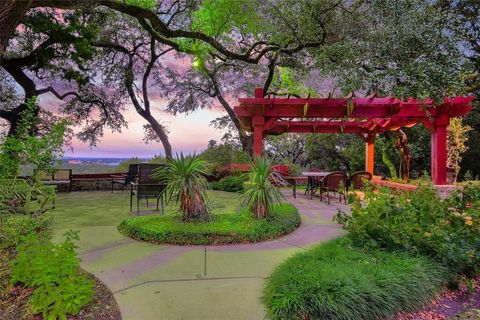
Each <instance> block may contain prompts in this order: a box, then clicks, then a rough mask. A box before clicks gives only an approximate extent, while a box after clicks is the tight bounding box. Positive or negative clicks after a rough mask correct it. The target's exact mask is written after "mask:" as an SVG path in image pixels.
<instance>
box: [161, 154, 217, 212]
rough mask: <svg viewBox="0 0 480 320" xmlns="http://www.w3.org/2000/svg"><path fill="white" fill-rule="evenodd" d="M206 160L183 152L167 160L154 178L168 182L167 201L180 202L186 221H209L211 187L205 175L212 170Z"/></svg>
mask: <svg viewBox="0 0 480 320" xmlns="http://www.w3.org/2000/svg"><path fill="white" fill-rule="evenodd" d="M205 163H206V161H205V160H203V159H201V158H199V157H196V156H195V155H194V156H187V157H185V156H184V155H183V154H180V156H178V155H177V157H176V158H174V159H171V160H169V161H168V162H167V165H166V166H165V167H163V168H160V169H158V170H157V171H156V172H155V173H154V175H153V176H154V178H157V179H158V180H160V181H162V182H164V183H166V185H167V188H166V191H165V195H166V200H167V202H170V201H174V202H175V203H177V204H178V203H179V204H180V211H181V212H182V214H183V220H184V221H208V220H209V219H210V215H209V212H208V208H207V200H208V199H207V192H206V191H207V190H208V189H209V188H210V187H209V184H208V182H207V180H206V179H205V176H207V175H209V174H210V172H209V171H208V169H207V168H206V167H205Z"/></svg>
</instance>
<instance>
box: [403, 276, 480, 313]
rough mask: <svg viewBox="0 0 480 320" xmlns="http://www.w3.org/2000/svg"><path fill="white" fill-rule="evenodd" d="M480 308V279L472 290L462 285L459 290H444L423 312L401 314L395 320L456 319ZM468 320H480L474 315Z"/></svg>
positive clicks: (479, 278)
mask: <svg viewBox="0 0 480 320" xmlns="http://www.w3.org/2000/svg"><path fill="white" fill-rule="evenodd" d="M479 308H480V277H478V278H477V279H476V282H475V285H474V287H473V288H471V289H467V288H466V287H465V286H463V285H460V287H459V289H457V290H444V291H443V292H442V293H440V295H439V296H438V297H437V298H436V299H435V300H434V301H432V303H431V304H430V305H428V306H426V307H425V308H424V309H423V310H420V311H417V312H410V313H401V314H399V315H398V316H397V317H395V320H446V319H456V318H455V316H458V315H460V314H463V313H464V312H468V311H469V310H472V309H479ZM472 317H473V318H470V317H468V316H466V317H465V318H466V319H472V320H473V319H480V318H477V316H475V315H472ZM465 318H463V319H465Z"/></svg>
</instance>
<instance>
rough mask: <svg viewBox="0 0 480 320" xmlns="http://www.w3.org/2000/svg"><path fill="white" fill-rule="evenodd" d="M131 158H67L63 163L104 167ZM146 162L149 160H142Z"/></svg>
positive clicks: (115, 164)
mask: <svg viewBox="0 0 480 320" xmlns="http://www.w3.org/2000/svg"><path fill="white" fill-rule="evenodd" d="M128 159H131V158H80V157H65V158H63V161H64V163H65V164H67V165H103V166H117V165H118V164H119V163H120V162H122V161H125V160H128ZM140 160H141V161H145V160H148V159H140Z"/></svg>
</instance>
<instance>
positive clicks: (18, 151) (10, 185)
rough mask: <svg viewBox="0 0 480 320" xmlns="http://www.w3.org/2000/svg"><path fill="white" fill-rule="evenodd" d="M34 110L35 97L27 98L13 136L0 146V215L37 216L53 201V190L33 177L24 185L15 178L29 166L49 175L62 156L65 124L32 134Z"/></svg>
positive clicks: (34, 119)
mask: <svg viewBox="0 0 480 320" xmlns="http://www.w3.org/2000/svg"><path fill="white" fill-rule="evenodd" d="M37 108H38V106H37V100H36V97H33V98H31V99H29V100H28V101H27V103H26V109H25V110H24V111H22V113H21V121H20V122H19V124H18V126H17V129H16V131H15V133H14V134H13V135H11V136H8V137H7V138H6V139H5V141H4V143H3V144H1V145H0V176H1V177H2V180H1V181H0V211H1V212H0V213H4V212H8V213H18V212H20V211H21V212H22V213H29V214H41V213H44V212H45V211H46V210H47V209H48V208H47V207H46V204H47V202H48V201H50V200H51V201H52V203H53V201H54V198H55V189H54V187H52V186H45V185H44V184H42V183H41V182H40V181H38V179H37V177H34V179H33V181H28V182H27V181H26V180H20V179H17V177H18V174H19V172H20V165H21V164H33V165H34V166H35V168H36V169H38V170H41V171H47V172H52V171H53V166H54V164H55V163H56V161H57V159H59V158H60V157H61V155H62V154H63V150H62V147H63V141H64V134H65V128H66V125H67V123H66V122H58V123H56V124H55V125H54V126H53V127H52V128H50V130H49V131H48V132H47V133H46V134H44V135H42V136H36V135H33V134H32V131H33V129H34V128H35V125H36V123H35V122H36V121H37V119H36V110H37Z"/></svg>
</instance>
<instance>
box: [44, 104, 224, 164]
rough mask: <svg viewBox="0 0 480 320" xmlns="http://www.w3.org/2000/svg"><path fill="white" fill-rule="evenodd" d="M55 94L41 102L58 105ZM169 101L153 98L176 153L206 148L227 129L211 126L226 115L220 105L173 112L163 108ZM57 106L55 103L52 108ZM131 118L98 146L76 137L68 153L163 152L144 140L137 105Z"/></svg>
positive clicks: (142, 154)
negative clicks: (211, 122) (173, 113)
mask: <svg viewBox="0 0 480 320" xmlns="http://www.w3.org/2000/svg"><path fill="white" fill-rule="evenodd" d="M55 100H56V99H55V98H54V97H46V96H42V99H40V104H41V105H45V106H46V105H51V106H52V105H55V104H58V103H59V101H58V100H57V101H55ZM165 103H166V101H162V100H152V105H153V109H154V110H155V114H156V115H157V116H158V118H157V119H158V120H160V121H162V122H164V123H165V124H166V125H167V127H168V129H169V131H170V134H169V137H170V143H171V144H172V147H173V151H174V153H180V152H183V153H193V152H195V151H197V152H199V151H201V150H203V149H205V147H206V145H207V143H208V141H209V140H211V139H214V140H220V138H221V137H222V135H223V133H222V132H221V131H219V130H217V129H215V128H214V127H212V126H210V121H212V120H214V119H215V118H217V117H219V116H222V115H223V113H222V110H221V109H220V108H212V109H205V110H198V111H197V112H195V113H192V114H189V115H183V114H180V115H177V116H173V115H171V114H169V113H166V112H164V111H162V110H163V109H164V106H165ZM49 109H55V107H52V108H49ZM124 116H125V119H126V120H127V122H128V128H123V129H122V132H121V133H118V132H113V133H112V132H111V131H110V130H106V131H105V135H104V137H103V138H101V140H100V142H99V143H98V145H97V146H96V147H90V146H89V145H88V144H87V143H83V142H81V141H78V140H74V141H73V152H72V151H70V150H67V151H66V153H65V156H73V157H112V158H123V157H141V158H149V157H152V156H154V155H158V154H163V148H162V145H161V144H160V143H149V144H145V142H144V141H143V137H144V130H143V125H144V124H146V121H145V120H144V119H142V118H141V117H140V116H139V115H138V114H137V113H136V111H135V109H134V108H133V106H131V105H128V106H127V111H126V112H125V113H124Z"/></svg>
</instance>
